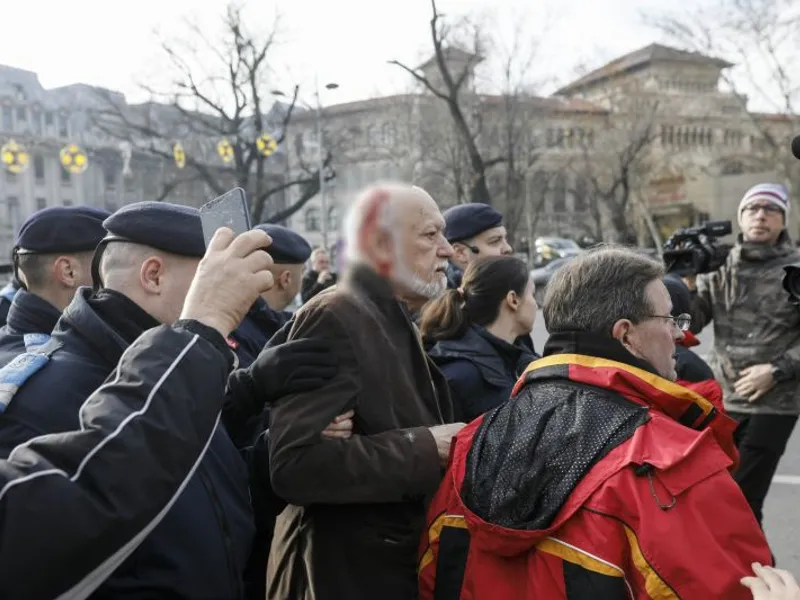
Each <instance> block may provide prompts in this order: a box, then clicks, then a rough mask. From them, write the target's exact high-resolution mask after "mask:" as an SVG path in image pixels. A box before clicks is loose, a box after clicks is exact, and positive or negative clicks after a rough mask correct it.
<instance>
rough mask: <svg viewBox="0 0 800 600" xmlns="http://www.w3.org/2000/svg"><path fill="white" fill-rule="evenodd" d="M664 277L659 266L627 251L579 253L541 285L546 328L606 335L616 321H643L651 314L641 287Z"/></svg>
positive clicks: (610, 249) (607, 249) (602, 249)
mask: <svg viewBox="0 0 800 600" xmlns="http://www.w3.org/2000/svg"><path fill="white" fill-rule="evenodd" d="M664 274H665V273H664V265H662V264H661V263H660V262H657V261H655V260H653V259H652V258H650V257H648V256H645V255H643V254H640V253H638V252H636V251H634V250H630V249H627V248H622V247H614V246H601V247H599V248H596V249H593V250H590V251H588V252H586V253H584V254H581V255H580V256H578V257H577V258H574V259H572V260H571V261H569V262H568V263H567V264H566V265H564V266H563V267H561V268H560V269H559V270H558V271H556V273H555V275H554V276H553V278H552V279H551V280H550V282H549V283H548V285H547V293H546V294H545V300H544V309H543V311H542V312H543V314H544V322H545V325H546V326H547V330H548V331H549V332H550V333H556V332H562V331H584V332H591V333H600V334H606V335H608V334H610V333H611V329H612V328H613V326H614V323H616V322H617V321H619V320H620V319H630V320H631V321H632V322H634V323H638V322H640V321H643V320H644V319H646V318H648V317H649V316H651V315H652V313H653V307H652V306H651V305H650V301H649V300H648V298H647V296H646V294H645V288H646V287H647V285H648V284H650V283H651V282H653V281H655V280H661V279H663V277H664Z"/></svg>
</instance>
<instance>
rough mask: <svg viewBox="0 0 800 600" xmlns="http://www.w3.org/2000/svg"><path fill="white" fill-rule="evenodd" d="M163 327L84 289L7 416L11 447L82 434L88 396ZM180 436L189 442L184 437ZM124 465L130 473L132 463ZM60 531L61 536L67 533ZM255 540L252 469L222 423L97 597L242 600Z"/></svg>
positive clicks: (117, 298)
mask: <svg viewBox="0 0 800 600" xmlns="http://www.w3.org/2000/svg"><path fill="white" fill-rule="evenodd" d="M157 325H158V324H157V323H156V322H155V320H154V319H153V318H152V317H151V316H150V315H148V314H147V313H145V312H144V311H143V310H141V308H139V307H138V306H137V305H136V304H134V303H133V302H132V301H130V300H129V299H128V298H126V297H125V296H123V295H121V294H117V293H116V292H110V291H101V292H99V293H98V294H97V295H95V296H92V295H91V290H90V289H89V288H81V289H80V290H79V291H78V293H77V294H76V296H75V298H74V300H73V302H72V303H71V304H70V305H69V306H68V307H67V309H66V310H65V311H64V315H63V317H62V318H61V320H60V321H59V323H58V325H57V326H56V328H55V330H54V332H53V341H52V342H51V343H50V344H47V345H46V347H43V348H42V350H43V351H45V350H46V351H47V352H51V354H50V356H49V360H48V361H47V362H46V363H45V364H44V365H43V366H41V368H39V370H38V372H35V373H34V374H33V375H32V376H30V377H29V378H28V379H27V381H26V382H25V383H23V384H22V386H21V387H20V388H19V390H18V391H17V392H16V394H15V395H14V397H13V399H12V400H11V402H10V403H9V405H8V408H7V409H6V411H5V413H4V414H3V415H2V416H0V420H1V421H2V425H1V426H0V438H1V441H2V443H3V445H4V446H5V447H6V448H8V447H13V446H15V445H17V444H18V443H20V442H23V441H25V440H27V439H29V438H31V437H34V436H36V435H39V434H44V433H52V432H62V431H72V430H76V429H79V425H80V423H79V410H81V407H82V405H83V404H84V402H85V400H86V398H87V397H88V396H89V395H90V394H91V393H92V392H93V391H94V390H95V389H97V388H98V387H99V386H100V385H101V384H102V383H103V382H104V381H105V380H106V378H107V377H108V375H109V374H110V373H111V372H112V371H113V370H114V367H115V365H116V364H117V362H118V361H119V359H120V357H121V355H122V353H123V352H124V351H125V349H126V348H127V347H128V345H129V344H130V343H131V342H133V341H134V340H135V339H136V338H137V337H138V336H139V335H140V334H141V333H142V332H143V331H145V330H147V329H150V328H151V327H155V326H157ZM53 345H55V346H57V348H56V349H55V350H54V351H52V346H53ZM198 368H200V369H203V368H204V367H202V366H200V367H198ZM55 391H58V393H57V394H56V393H55ZM187 393H188V392H187ZM175 436H176V437H175V443H176V444H180V443H181V439H180V433H179V432H178V431H176V432H175ZM116 467H117V468H120V469H125V468H127V467H126V464H123V463H120V464H118V465H116ZM55 507H56V506H55V505H54V508H55ZM64 518H71V517H70V516H68V515H65V516H64ZM52 534H53V535H54V536H56V537H57V536H58V531H53V532H52ZM252 535H253V522H252V515H251V511H250V503H249V498H248V491H247V473H246V468H245V466H244V464H243V461H242V459H241V458H240V457H239V454H238V452H237V450H236V448H235V447H234V446H233V444H232V443H231V441H230V439H229V438H228V436H227V434H226V432H225V430H224V428H223V427H222V426H218V427H217V428H216V431H215V433H214V435H213V436H212V439H211V442H210V445H209V448H208V451H207V453H206V454H205V456H204V458H203V460H202V462H201V463H200V465H199V467H198V469H197V471H196V473H195V475H194V476H193V477H192V478H191V479H189V480H188V482H187V483H186V487H185V489H184V490H183V493H182V494H181V495H180V497H178V499H177V501H176V502H175V504H174V506H173V507H172V508H171V509H170V511H169V512H168V513H167V515H166V516H165V517H164V519H163V521H161V523H159V525H158V526H157V527H156V528H155V529H154V530H153V532H152V533H151V534H150V535H149V536H148V537H147V539H146V540H145V541H144V542H143V543H142V545H141V546H140V547H139V549H138V550H137V551H136V552H134V553H133V554H132V555H131V556H130V558H128V559H127V560H126V561H125V562H124V563H122V565H121V566H120V567H119V568H117V570H116V571H114V573H113V574H112V575H111V577H110V578H109V579H108V580H107V581H106V582H105V583H104V584H103V586H102V587H101V588H100V589H99V591H98V593H97V596H96V597H97V598H143V597H158V598H164V597H175V598H178V597H180V598H208V599H212V598H213V599H227V598H231V599H238V598H240V597H241V594H242V583H241V575H242V570H243V568H244V564H245V561H246V559H247V556H248V553H249V550H250V544H251V538H252Z"/></svg>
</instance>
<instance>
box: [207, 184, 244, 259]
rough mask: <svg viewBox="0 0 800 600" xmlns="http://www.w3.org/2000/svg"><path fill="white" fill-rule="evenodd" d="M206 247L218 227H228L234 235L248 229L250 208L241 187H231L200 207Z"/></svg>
mask: <svg viewBox="0 0 800 600" xmlns="http://www.w3.org/2000/svg"><path fill="white" fill-rule="evenodd" d="M200 221H201V222H202V223H203V237H204V238H205V240H206V247H208V243H209V242H210V241H211V238H212V237H214V233H215V232H216V231H217V229H219V228H220V227H228V228H229V229H231V230H232V231H233V233H234V234H235V235H239V234H242V233H245V232H247V231H250V229H252V226H251V225H250V209H249V207H248V205H247V198H246V197H245V195H244V190H243V189H242V188H238V187H237V188H233V189H232V190H231V191H229V192H225V193H224V194H222V196H218V197H217V198H214V199H213V200H210V201H208V202H206V203H205V204H203V206H201V207H200Z"/></svg>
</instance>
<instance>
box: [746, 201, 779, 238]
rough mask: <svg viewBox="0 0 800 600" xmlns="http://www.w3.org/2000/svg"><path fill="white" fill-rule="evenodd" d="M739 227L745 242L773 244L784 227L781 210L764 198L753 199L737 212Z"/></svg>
mask: <svg viewBox="0 0 800 600" xmlns="http://www.w3.org/2000/svg"><path fill="white" fill-rule="evenodd" d="M739 227H741V229H742V237H743V238H744V241H746V242H754V243H757V244H774V243H775V242H777V241H778V237H779V236H780V234H781V232H782V231H783V229H784V227H785V223H784V215H783V211H782V210H781V209H780V208H778V207H777V206H775V205H774V204H771V203H769V202H765V201H764V200H755V201H753V202H751V203H750V204H748V205H747V206H746V207H745V208H744V210H742V212H741V213H740V214H739Z"/></svg>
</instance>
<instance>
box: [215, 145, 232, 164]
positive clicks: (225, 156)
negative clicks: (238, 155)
mask: <svg viewBox="0 0 800 600" xmlns="http://www.w3.org/2000/svg"><path fill="white" fill-rule="evenodd" d="M217 154H219V157H220V158H221V159H222V162H226V163H229V162H231V161H232V160H233V146H232V145H231V143H230V142H229V141H228V140H225V139H223V140H220V141H219V143H218V144H217Z"/></svg>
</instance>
